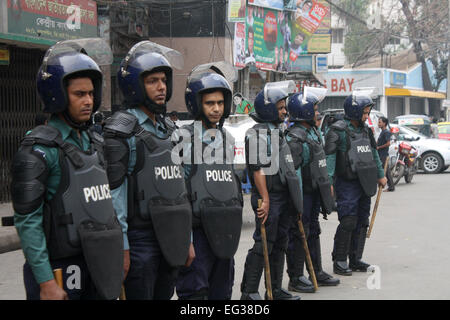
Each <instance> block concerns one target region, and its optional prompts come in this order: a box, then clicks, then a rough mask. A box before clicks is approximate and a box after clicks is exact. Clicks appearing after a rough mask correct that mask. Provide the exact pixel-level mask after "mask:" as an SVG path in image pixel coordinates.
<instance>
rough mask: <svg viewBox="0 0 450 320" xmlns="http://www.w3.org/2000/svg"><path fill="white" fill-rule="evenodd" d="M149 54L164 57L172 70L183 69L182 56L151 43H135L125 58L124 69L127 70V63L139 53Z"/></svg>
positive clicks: (175, 51)
mask: <svg viewBox="0 0 450 320" xmlns="http://www.w3.org/2000/svg"><path fill="white" fill-rule="evenodd" d="M149 52H155V53H159V54H160V55H162V56H164V58H166V59H167V61H169V63H170V66H171V67H172V68H175V69H178V70H181V69H183V67H184V59H183V55H182V54H181V53H180V52H178V51H177V50H174V49H171V48H168V47H165V46H162V45H160V44H157V43H154V42H151V41H147V40H146V41H141V42H138V43H136V44H135V45H134V46H133V47H132V48H131V49H130V51H129V52H128V54H127V56H126V57H125V66H124V67H125V68H124V70H126V69H127V64H128V61H129V60H130V59H131V58H132V57H134V56H138V55H139V54H141V53H149Z"/></svg>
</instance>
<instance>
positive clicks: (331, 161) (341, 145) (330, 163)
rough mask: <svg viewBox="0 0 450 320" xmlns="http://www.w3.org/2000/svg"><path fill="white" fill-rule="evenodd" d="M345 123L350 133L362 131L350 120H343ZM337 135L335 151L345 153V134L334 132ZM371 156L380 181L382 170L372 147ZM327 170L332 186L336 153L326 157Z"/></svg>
mask: <svg viewBox="0 0 450 320" xmlns="http://www.w3.org/2000/svg"><path fill="white" fill-rule="evenodd" d="M343 121H345V122H346V123H347V128H349V129H350V131H351V132H356V133H360V132H361V131H362V127H357V128H355V127H354V126H353V124H352V123H351V122H350V120H343ZM369 130H370V129H369ZM335 131H336V132H337V134H338V135H339V140H338V142H337V150H339V151H342V152H346V151H347V139H346V138H347V133H346V132H345V131H344V130H335ZM372 155H373V159H374V160H375V162H376V164H377V168H378V172H377V175H378V179H381V178H383V177H384V169H383V165H382V164H381V160H380V156H379V155H378V151H377V149H375V148H373V147H372ZM327 170H328V176H329V178H330V182H331V184H333V177H334V174H335V170H336V152H334V153H332V154H329V155H327Z"/></svg>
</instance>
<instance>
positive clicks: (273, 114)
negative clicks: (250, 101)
mask: <svg viewBox="0 0 450 320" xmlns="http://www.w3.org/2000/svg"><path fill="white" fill-rule="evenodd" d="M288 96H289V94H288V93H287V92H286V91H285V90H282V89H281V88H277V87H275V88H268V87H267V85H266V87H264V89H263V90H261V91H260V92H259V93H258V94H257V95H256V98H255V103H254V108H255V113H254V114H252V117H253V118H254V119H255V120H257V121H261V122H274V121H277V122H278V121H281V120H280V118H279V116H278V109H277V103H278V102H279V101H280V100H283V99H286V98H287V97H288Z"/></svg>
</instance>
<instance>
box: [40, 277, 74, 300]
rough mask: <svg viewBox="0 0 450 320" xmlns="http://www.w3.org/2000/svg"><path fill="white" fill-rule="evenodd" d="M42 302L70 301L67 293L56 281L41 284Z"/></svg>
mask: <svg viewBox="0 0 450 320" xmlns="http://www.w3.org/2000/svg"><path fill="white" fill-rule="evenodd" d="M39 286H40V289H41V292H40V298H41V300H69V296H68V295H67V292H65V291H64V290H63V289H61V288H60V287H59V286H58V284H57V283H56V281H55V280H54V279H52V280H49V281H46V282H43V283H41V284H40V285H39Z"/></svg>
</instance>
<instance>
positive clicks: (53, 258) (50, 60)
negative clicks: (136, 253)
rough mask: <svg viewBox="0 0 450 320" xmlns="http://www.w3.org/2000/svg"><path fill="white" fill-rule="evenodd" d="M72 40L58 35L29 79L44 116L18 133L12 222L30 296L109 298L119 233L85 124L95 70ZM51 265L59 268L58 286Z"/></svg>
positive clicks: (97, 76) (97, 84)
mask: <svg viewBox="0 0 450 320" xmlns="http://www.w3.org/2000/svg"><path fill="white" fill-rule="evenodd" d="M89 41H91V42H89V44H90V46H93V45H94V46H95V43H96V41H97V42H98V41H102V40H100V39H91V40H89ZM74 47H75V46H74ZM74 47H72V46H66V42H60V43H57V44H56V45H54V46H53V47H51V48H50V49H49V50H48V51H47V53H46V55H45V57H44V61H43V63H42V65H41V67H40V69H39V72H38V74H37V79H36V83H37V90H38V93H39V96H40V98H41V100H42V103H43V105H44V109H43V111H44V112H46V113H50V114H51V118H50V120H49V121H48V124H47V125H40V126H37V127H36V128H34V129H33V130H32V131H31V132H30V133H29V134H27V135H26V136H25V137H24V139H23V140H22V143H21V146H20V148H19V151H18V152H17V154H16V155H15V157H14V160H13V166H12V192H11V193H12V200H13V207H14V211H15V214H14V222H15V226H16V229H17V232H18V235H19V237H20V240H21V244H22V250H23V252H24V255H25V259H26V263H25V265H24V268H23V273H24V283H25V290H26V296H27V299H31V300H36V299H43V300H47V299H56V300H62V299H74V300H75V299H117V297H118V296H119V293H120V287H121V284H122V269H123V266H122V264H123V241H122V233H121V230H120V225H119V223H118V221H117V217H116V215H115V213H114V208H113V205H112V201H111V194H110V190H109V185H108V179H107V175H106V168H104V165H105V162H104V158H103V151H102V150H103V139H102V137H101V136H100V135H98V134H96V133H94V132H91V131H89V130H87V129H88V127H89V125H90V120H91V115H92V113H93V112H95V111H96V110H97V109H98V108H99V106H100V103H101V97H102V93H101V89H102V78H103V76H102V72H101V71H100V68H99V66H98V65H97V63H96V62H95V61H94V60H93V59H92V58H90V57H89V56H88V55H87V54H85V52H86V51H85V50H84V49H82V48H81V47H79V50H75V49H73V48H74ZM110 54H111V53H110ZM111 56H112V54H111ZM53 269H62V276H63V287H62V288H60V287H59V286H58V285H57V283H56V281H55V278H54V275H53V272H52V270H53Z"/></svg>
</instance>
